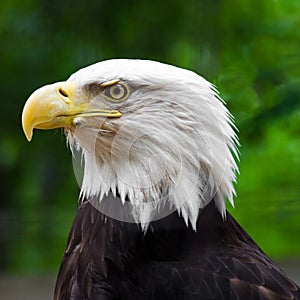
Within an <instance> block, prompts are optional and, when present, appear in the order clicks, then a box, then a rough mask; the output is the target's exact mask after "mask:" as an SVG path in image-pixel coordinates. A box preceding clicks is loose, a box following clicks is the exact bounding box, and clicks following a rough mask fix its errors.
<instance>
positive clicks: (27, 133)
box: [24, 129, 33, 142]
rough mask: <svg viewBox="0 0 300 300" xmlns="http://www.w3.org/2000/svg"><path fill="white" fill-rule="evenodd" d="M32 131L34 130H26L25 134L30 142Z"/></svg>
mask: <svg viewBox="0 0 300 300" xmlns="http://www.w3.org/2000/svg"><path fill="white" fill-rule="evenodd" d="M32 131H33V130H32V129H30V130H24V134H25V136H26V139H27V141H28V142H31V140H32V135H33V132H32Z"/></svg>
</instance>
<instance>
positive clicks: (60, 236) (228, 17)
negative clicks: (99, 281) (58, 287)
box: [0, 0, 300, 299]
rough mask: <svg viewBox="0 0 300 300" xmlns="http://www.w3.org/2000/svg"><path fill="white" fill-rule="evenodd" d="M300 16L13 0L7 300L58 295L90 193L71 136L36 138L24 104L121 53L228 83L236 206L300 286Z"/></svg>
mask: <svg viewBox="0 0 300 300" xmlns="http://www.w3.org/2000/svg"><path fill="white" fill-rule="evenodd" d="M299 15H300V1H299V0H289V1H286V0H261V1H253V0H242V1H241V0H215V1H211V0H185V1H174V0H152V1H141V0H127V1H124V0H114V1H107V0H106V1H104V0H100V1H74V0H23V1H17V0H2V1H1V3H0V93H1V94H0V95H1V96H0V97H1V110H0V111H1V118H2V123H1V126H0V183H1V196H0V197H1V198H0V252H1V253H0V287H1V292H2V296H3V293H4V295H6V296H5V297H4V298H3V299H10V298H9V297H10V296H9V295H12V293H13V292H16V291H17V290H19V292H20V293H22V295H21V296H19V297H20V298H18V296H16V295H15V296H14V298H12V299H27V298H26V295H31V296H28V299H35V298H34V297H35V296H36V295H38V296H36V297H37V298H36V299H51V293H52V288H53V286H52V285H53V280H54V278H55V274H56V273H57V271H58V267H59V264H60V260H61V257H62V255H63V251H64V247H65V244H66V239H67V235H68V231H69V228H70V226H71V223H72V220H73V218H74V215H75V212H76V202H77V197H78V193H79V187H78V185H77V183H76V180H75V177H74V174H73V168H72V159H71V154H70V151H69V150H68V149H67V148H66V145H65V139H64V136H63V133H62V131H61V130H56V131H36V132H35V136H34V138H33V141H32V142H31V143H30V144H28V143H27V141H26V139H25V137H24V135H23V133H22V129H21V124H20V119H21V112H22V108H23V105H24V103H25V101H26V99H27V97H28V96H29V95H30V94H31V92H33V91H34V90H35V89H36V88H38V87H40V86H42V85H44V84H46V83H52V82H55V81H59V80H65V79H66V78H67V77H68V76H69V75H70V74H71V73H73V72H74V71H76V70H78V69H80V68H81V67H84V66H86V65H89V64H92V63H94V62H97V61H100V60H104V59H109V58H146V59H154V60H159V61H162V62H166V63H170V64H174V65H177V66H180V67H184V68H188V69H191V70H194V71H196V72H197V73H199V74H201V75H203V76H204V77H205V78H207V79H208V80H210V81H212V82H213V83H214V84H215V85H216V86H217V87H218V89H219V90H220V93H221V95H222V97H223V98H224V99H225V101H226V102H227V104H228V107H229V109H230V111H231V112H232V114H233V115H234V116H235V120H236V124H237V126H238V128H239V135H240V142H241V148H240V152H241V161H240V176H239V177H238V183H237V185H236V188H237V194H238V196H237V198H236V208H235V209H230V211H231V212H232V214H233V215H234V216H235V217H236V219H237V220H238V221H239V222H240V223H241V224H242V226H243V227H244V228H245V229H246V230H247V231H248V232H249V233H250V235H251V236H252V237H253V238H254V239H255V240H256V241H257V242H258V244H259V245H260V246H261V247H262V249H263V250H264V251H265V252H266V253H267V254H268V255H269V256H271V257H272V259H274V260H275V261H277V262H279V264H281V266H282V267H283V268H286V270H287V271H288V272H289V273H290V274H291V275H292V276H293V277H294V278H295V279H296V280H298V282H300V280H299V273H300V272H299V266H300V263H299V262H300V155H299V153H300V30H299V28H300V17H299ZM16 278H17V279H16ZM30 278H34V280H33V281H32V282H31V283H32V287H31V286H30V283H28V282H27V281H26V280H30ZM43 278H46V279H45V280H46V281H45V282H44V281H43V280H44V279H43ZM23 279H24V280H25V281H22V280H23ZM48 279H49V281H47V280H48ZM38 288H40V289H42V292H41V294H39V292H37V291H35V289H38ZM5 293H6V294H5ZM34 295H35V296H34ZM11 297H13V296H11Z"/></svg>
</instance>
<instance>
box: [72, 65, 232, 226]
mask: <svg viewBox="0 0 300 300" xmlns="http://www.w3.org/2000/svg"><path fill="white" fill-rule="evenodd" d="M115 79H121V80H122V81H124V82H126V83H128V85H129V86H131V87H132V89H131V94H130V96H129V97H128V98H127V99H126V100H125V101H123V102H121V103H107V105H108V106H107V107H108V108H109V109H118V110H119V111H121V113H122V116H121V117H120V118H111V119H103V120H102V121H99V120H98V121H99V125H98V126H82V127H78V128H77V129H76V130H75V131H73V132H67V138H68V142H69V144H70V145H71V148H81V149H82V152H83V158H84V163H85V168H84V176H83V182H82V187H81V194H82V195H83V196H85V197H87V198H90V197H94V198H95V197H96V198H97V199H98V200H99V201H101V200H102V199H103V197H104V196H105V195H107V194H108V193H109V192H110V191H111V192H112V193H113V194H114V195H116V193H119V195H120V198H121V201H122V202H123V203H125V199H126V197H128V198H127V199H130V203H131V204H133V206H134V209H133V210H132V214H133V215H134V219H135V220H136V221H138V222H140V223H142V224H143V227H144V228H146V227H147V224H148V223H149V222H150V221H152V220H153V219H157V218H159V217H161V216H163V213H162V214H160V212H162V211H163V207H166V206H168V207H169V208H170V210H169V211H172V210H175V209H177V210H178V212H179V214H181V215H182V217H183V218H184V220H185V221H186V223H187V224H188V222H190V224H191V225H192V227H193V228H194V229H195V228H196V221H197V218H198V214H199V210H200V209H201V208H203V207H204V206H205V205H207V204H208V203H209V202H210V201H215V204H216V206H217V207H218V209H219V210H220V212H221V214H222V215H223V216H224V215H225V211H226V208H225V204H226V198H227V199H228V200H229V202H230V203H231V204H232V205H233V196H234V194H235V191H234V187H233V182H234V181H235V173H236V172H237V171H238V168H237V165H236V162H235V160H234V157H233V156H236V158H237V157H238V155H237V150H236V146H237V144H238V141H237V137H236V134H235V132H234V125H233V123H232V117H231V115H230V113H229V112H228V110H227V108H226V107H225V105H224V103H223V101H222V100H221V98H220V97H219V96H218V93H217V91H216V89H215V88H214V87H213V86H212V85H211V84H210V83H209V82H208V81H206V80H205V79H204V78H202V77H201V76H199V75H197V74H195V73H194V72H191V71H188V70H185V69H180V68H177V67H174V66H170V65H166V64H162V63H159V62H154V61H146V60H125V59H124V60H123V59H121V60H108V61H103V62H100V63H97V64H94V65H91V66H89V67H86V68H84V69H81V70H79V71H78V72H76V73H74V74H73V75H72V76H71V77H70V78H69V81H73V82H75V84H76V86H77V89H78V90H79V92H80V89H84V87H87V86H88V85H89V84H94V83H104V82H108V81H111V80H115ZM91 101H93V102H94V101H99V98H98V96H97V95H95V97H94V98H93V99H92V100H91ZM101 101H103V99H102V100H101ZM101 122H102V123H101ZM103 124H104V125H105V126H102V125H103ZM101 126H102V127H103V128H105V129H103V128H102V129H99V128H100V127H101ZM112 128H113V129H112ZM110 131H111V132H114V134H113V135H112V134H109V132H110Z"/></svg>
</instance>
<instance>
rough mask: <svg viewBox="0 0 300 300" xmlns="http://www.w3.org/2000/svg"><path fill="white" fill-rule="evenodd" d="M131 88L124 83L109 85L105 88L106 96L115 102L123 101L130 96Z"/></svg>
mask: <svg viewBox="0 0 300 300" xmlns="http://www.w3.org/2000/svg"><path fill="white" fill-rule="evenodd" d="M129 93H130V90H129V88H128V86H127V85H126V84H124V83H120V82H119V83H117V84H114V85H111V86H108V87H106V88H105V90H104V95H105V98H107V99H108V100H110V101H113V102H121V101H123V100H125V99H127V98H128V96H129Z"/></svg>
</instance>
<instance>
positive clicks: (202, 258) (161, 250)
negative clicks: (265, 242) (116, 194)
mask: <svg viewBox="0 0 300 300" xmlns="http://www.w3.org/2000/svg"><path fill="white" fill-rule="evenodd" d="M212 202H213V201H212ZM212 202H211V204H209V205H208V206H207V207H205V208H204V209H203V210H202V212H201V214H200V215H199V220H198V223H197V232H194V231H193V230H192V229H191V228H187V227H186V225H185V223H184V221H183V220H182V218H180V217H179V216H178V214H177V212H174V213H173V214H171V215H169V216H168V217H166V218H164V219H161V220H159V221H155V222H152V223H151V224H150V226H149V228H148V231H147V233H146V234H144V233H143V232H142V231H141V229H140V227H139V226H138V225H137V224H132V223H124V222H120V221H117V220H114V219H111V218H108V217H106V216H105V215H103V214H102V213H101V212H99V211H98V210H97V209H96V208H94V206H93V205H91V204H90V203H89V202H88V201H83V202H82V203H81V204H80V205H79V208H78V212H77V215H76V218H75V220H74V223H73V226H72V228H71V232H70V235H69V239H68V244H67V248H66V252H65V255H64V258H63V261H62V264H61V268H60V271H59V275H58V278H57V283H56V288H55V296H54V299H55V300H69V299H72V300H112V299H119V300H128V299H130V300H150V299H151V300H160V299H162V300H170V299H172V300H173V299H178V300H200V299H201V300H202V299H203V300H204V299H224V300H227V299H240V300H249V299H253V300H254V299H255V300H256V299H261V300H264V299H274V300H276V299H278V300H279V299H300V291H299V288H298V287H297V285H296V284H295V283H293V282H292V281H291V280H290V279H288V277H287V276H286V275H285V274H284V273H283V272H282V271H281V270H280V269H279V268H278V267H276V266H275V265H274V264H273V263H272V261H271V260H270V259H269V258H268V257H267V256H266V255H265V254H264V253H263V252H262V251H261V250H260V249H259V248H258V246H257V245H256V244H255V243H254V242H253V240H252V239H251V238H250V237H249V236H248V234H247V233H246V232H245V231H244V230H243V229H242V228H241V227H240V226H239V225H238V223H237V222H236V221H235V220H234V218H233V217H232V216H231V215H230V214H229V213H227V217H226V219H225V220H223V219H222V217H221V216H220V214H219V212H218V211H217V209H216V208H215V207H214V204H213V203H212Z"/></svg>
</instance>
